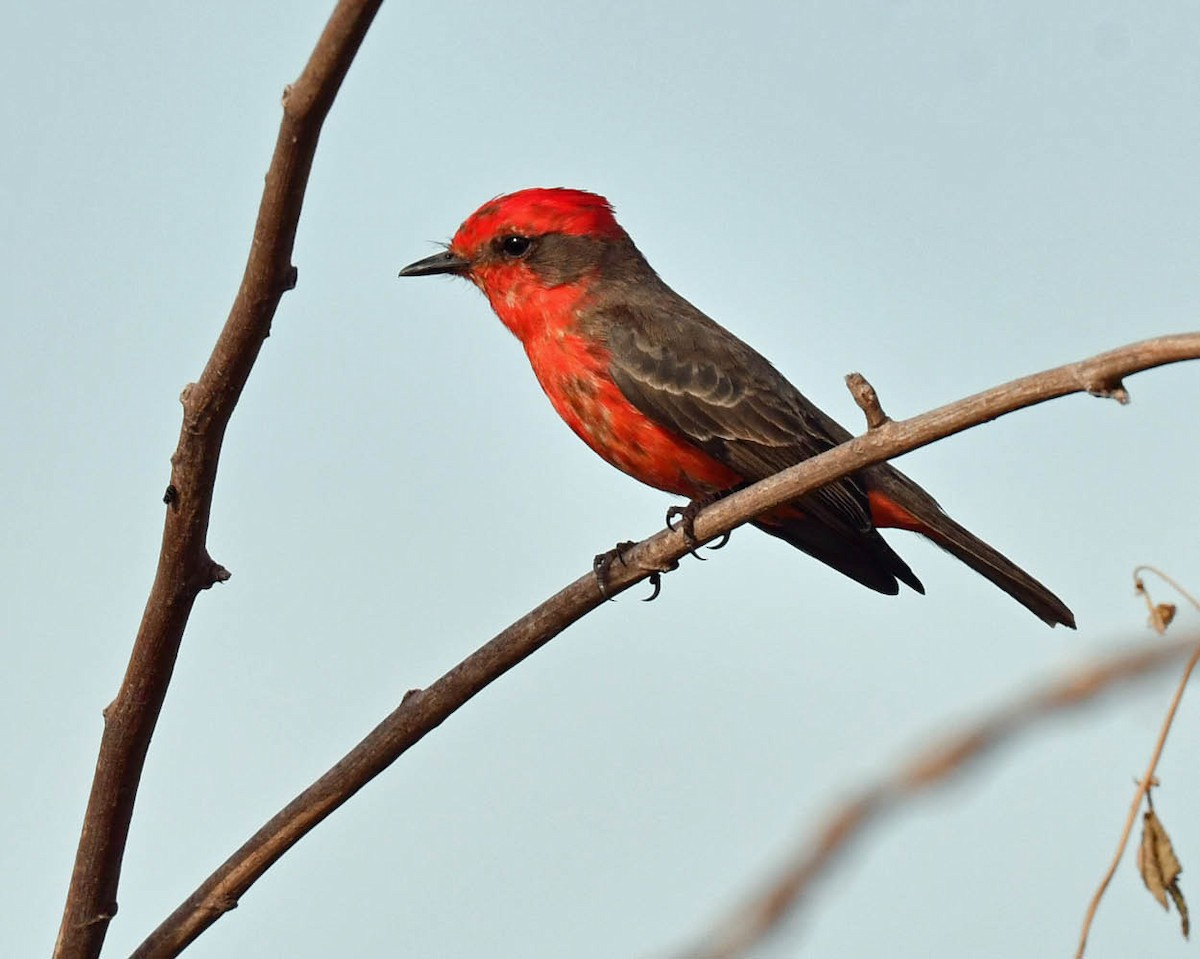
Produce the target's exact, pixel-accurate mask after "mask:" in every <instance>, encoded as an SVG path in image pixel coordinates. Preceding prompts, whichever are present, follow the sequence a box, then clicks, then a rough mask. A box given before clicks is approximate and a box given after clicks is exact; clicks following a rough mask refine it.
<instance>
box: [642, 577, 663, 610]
mask: <svg viewBox="0 0 1200 959" xmlns="http://www.w3.org/2000/svg"><path fill="white" fill-rule="evenodd" d="M650 585H651V586H653V587H654V592H652V593H651V594H650V595H649V596H646V597H644V598H643V599H642V602H643V603H653V602H654V601H655V600H656V599H658V594H659V593H661V592H662V573H657V572H655V573H651V574H650Z"/></svg>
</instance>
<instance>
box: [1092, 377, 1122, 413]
mask: <svg viewBox="0 0 1200 959" xmlns="http://www.w3.org/2000/svg"><path fill="white" fill-rule="evenodd" d="M1087 391H1088V393H1090V394H1091V395H1092V396H1098V397H1100V399H1102V400H1116V401H1117V402H1118V403H1120V404H1121V405H1122V406H1127V405H1128V404H1129V399H1130V397H1129V390H1127V389H1125V384H1124V383H1123V382H1121V380H1120V379H1114V380H1100V381H1099V382H1096V383H1089V384H1088V388H1087Z"/></svg>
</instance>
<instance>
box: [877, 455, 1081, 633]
mask: <svg viewBox="0 0 1200 959" xmlns="http://www.w3.org/2000/svg"><path fill="white" fill-rule="evenodd" d="M865 478H866V479H867V483H868V486H869V487H870V488H871V489H872V490H878V491H879V492H881V493H883V494H884V495H886V496H887V497H888V498H889V499H890V500H892V502H893V503H896V504H898V505H900V506H901V507H903V508H904V509H905V510H907V511H908V512H909V513H911V514H912V516H913V517H915V518H916V519H917V520H918V521H919V525H915V526H909V527H908V528H913V529H916V530H917V531H918V532H920V533H921V534H922V535H923V536H925V537H926V538H928V539H930V540H932V541H933V542H934V543H936V544H937V545H938V546H940V547H941V548H942V549H944V550H946V552H948V553H950V554H951V555H952V556H954V557H955V558H957V559H958V560H960V561H962V562H963V563H965V564H966V565H967V566H969V567H971V569H973V570H975V572H977V573H979V574H980V575H981V576H983V577H984V578H986V579H988V580H990V581H991V582H993V583H994V584H995V585H996V586H998V587H1000V589H1002V590H1004V592H1006V593H1008V595H1009V596H1011V597H1012V598H1013V599H1015V600H1016V601H1017V602H1018V603H1020V604H1021V605H1022V606H1024V607H1025V608H1026V609H1028V610H1029V611H1030V612H1032V613H1033V614H1034V615H1035V616H1037V617H1038V618H1039V619H1041V620H1042V621H1043V622H1044V623H1047V624H1048V625H1050V626H1057V625H1060V624H1061V625H1063V626H1069V627H1070V628H1071V629H1074V628H1075V614H1074V613H1072V612H1071V610H1070V609H1069V608H1068V607H1067V605H1066V603H1064V602H1063V601H1062V600H1061V599H1059V598H1058V597H1057V596H1055V595H1054V593H1052V592H1050V590H1048V589H1047V588H1046V587H1045V586H1043V585H1042V584H1041V583H1039V582H1038V581H1037V580H1036V579H1034V578H1033V577H1032V576H1030V575H1029V574H1028V573H1027V572H1025V570H1023V569H1021V567H1019V566H1018V565H1017V564H1016V563H1014V562H1013V561H1012V560H1010V559H1009V558H1008V557H1007V556H1005V555H1003V554H1002V553H1000V552H999V551H998V550H996V549H993V548H992V547H991V546H989V545H988V544H987V543H985V542H984V541H983V540H981V539H980V538H979V537H978V536H976V535H975V534H974V533H972V532H971V531H970V530H968V529H966V528H965V527H963V526H961V525H959V524H958V523H956V522H955V521H954V520H952V519H951V518H950V517H949V516H947V515H946V514H945V513H944V512H943V511H942V508H941V507H940V506H938V504H937V502H936V501H935V500H934V499H933V497H932V496H930V495H929V494H928V493H926V492H925V491H924V490H923V489H921V487H919V486H917V484H916V483H914V482H913V481H912V480H910V479H909V478H908V477H907V476H905V475H904V474H903V473H901V472H900V471H899V470H897V469H895V468H894V467H891V466H884V467H876V468H874V469H873V470H871V472H870V474H869V476H868V477H865ZM906 525H907V524H906Z"/></svg>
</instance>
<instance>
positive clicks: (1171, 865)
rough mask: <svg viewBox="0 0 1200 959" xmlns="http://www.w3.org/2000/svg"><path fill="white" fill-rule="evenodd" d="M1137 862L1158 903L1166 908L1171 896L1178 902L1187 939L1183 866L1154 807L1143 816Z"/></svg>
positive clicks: (1177, 907)
mask: <svg viewBox="0 0 1200 959" xmlns="http://www.w3.org/2000/svg"><path fill="white" fill-rule="evenodd" d="M1137 865H1138V872H1140V873H1141V874H1142V882H1144V883H1145V884H1146V888H1147V889H1149V890H1150V895H1152V896H1153V897H1154V898H1155V899H1156V900H1158V904H1159V905H1160V906H1162V907H1163V908H1164V909H1166V908H1167V896H1170V897H1171V900H1172V902H1174V903H1175V908H1176V909H1177V910H1179V923H1180V925H1181V926H1182V927H1183V937H1184V938H1185V939H1186V938H1187V935H1188V931H1189V923H1188V910H1187V902H1186V901H1185V900H1184V898H1183V893H1182V892H1180V891H1179V875H1180V873H1182V872H1183V867H1182V866H1181V865H1180V864H1179V860H1178V859H1177V858H1176V857H1175V850H1174V848H1173V847H1172V846H1171V839H1170V837H1169V836H1167V831H1166V830H1165V829H1164V828H1163V824H1162V823H1161V822H1160V821H1159V818H1158V813H1156V812H1155V811H1154V810H1153V809H1149V810H1147V811H1146V814H1145V815H1144V816H1143V817H1142V844H1141V846H1139V847H1138V857H1137Z"/></svg>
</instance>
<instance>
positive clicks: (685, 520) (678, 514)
mask: <svg viewBox="0 0 1200 959" xmlns="http://www.w3.org/2000/svg"><path fill="white" fill-rule="evenodd" d="M720 498H721V496H720V494H719V493H710V494H709V495H708V496H697V497H696V498H695V499H694V500H692V501H691V502H690V503H688V504H687V506H672V507H670V508H669V509H668V510H667V529H674V530H679V531H681V532H682V533H683V539H684V542H685V543H687V545H688V546H689V547H691V548H690V549H689V550H688V552H689V553H691V554H692V555H693V556H695V557H696V559H698V560H700V561H701V562H703V561H704V557H703V556H701V555H700V554H699V553H697V552H696V549H697V548H698V547H699V546H700V545H701V544H700V542H699V541H698V540H697V539H696V517H697V516H698V515H700V511H701V510H702V509H704V507H706V506H711V505H712V504H713V503H715V502H716V501H717V500H719V499H720ZM675 520H679V525H675ZM728 542H729V533H728V532H724V533H722V534H721V538H720V541H719V542H718V543H717V545H716V546H710V547H709V549H721V548H722V547H723V546H724V545H725V544H726V543H728Z"/></svg>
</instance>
